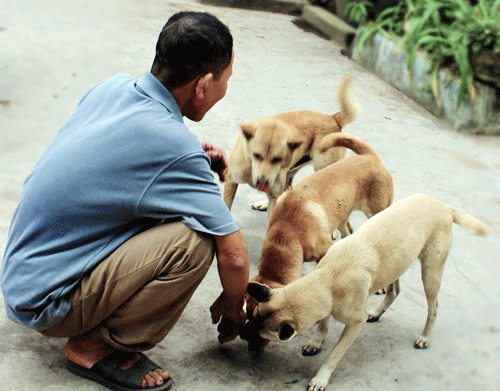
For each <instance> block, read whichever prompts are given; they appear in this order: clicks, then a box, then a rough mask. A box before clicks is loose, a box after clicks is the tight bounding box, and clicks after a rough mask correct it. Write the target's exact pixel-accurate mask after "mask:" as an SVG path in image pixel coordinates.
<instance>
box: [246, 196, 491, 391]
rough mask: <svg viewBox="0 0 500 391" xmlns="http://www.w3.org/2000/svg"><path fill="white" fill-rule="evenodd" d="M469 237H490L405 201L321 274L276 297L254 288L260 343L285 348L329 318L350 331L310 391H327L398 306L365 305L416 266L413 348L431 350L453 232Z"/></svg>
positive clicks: (442, 212) (434, 204)
mask: <svg viewBox="0 0 500 391" xmlns="http://www.w3.org/2000/svg"><path fill="white" fill-rule="evenodd" d="M453 223H456V224H458V225H460V226H462V227H463V228H464V229H466V230H467V231H468V232H469V233H471V234H472V235H486V234H487V233H488V227H487V225H486V224H484V223H482V222H481V221H479V220H478V219H476V218H474V217H472V216H470V215H468V214H467V213H465V212H463V211H462V210H460V209H458V208H455V207H453V206H448V205H445V204H443V203H442V202H440V201H438V200H436V199H434V198H432V197H430V196H428V195H424V194H418V195H413V196H410V197H407V198H404V199H402V200H400V201H398V202H396V203H394V204H393V205H391V206H390V207H389V208H387V209H386V210H384V211H382V212H380V213H378V214H376V215H375V216H373V217H372V218H371V219H369V220H368V221H367V222H366V223H364V224H363V225H362V226H361V227H360V228H359V229H358V230H357V231H356V232H355V233H354V234H352V235H350V236H348V237H347V238H345V239H342V240H340V241H339V242H337V243H335V244H334V245H333V246H332V247H331V248H330V249H329V250H328V252H327V253H326V255H325V256H324V258H323V259H322V260H321V261H320V262H319V264H318V266H317V268H316V269H315V270H313V271H312V272H310V273H309V274H307V275H305V276H304V277H302V278H300V279H298V280H296V281H295V282H292V283H291V284H290V285H286V286H285V287H283V288H279V289H270V288H269V287H267V286H266V285H262V284H259V283H257V282H251V283H249V285H248V293H249V294H250V295H252V297H254V298H255V299H256V300H257V301H258V302H259V305H258V306H257V307H256V309H255V311H254V315H255V317H256V320H257V322H258V323H260V325H259V326H258V327H259V328H260V331H259V333H260V335H261V336H262V337H264V338H266V339H269V340H275V341H280V342H288V341H290V340H291V339H292V338H293V337H294V336H295V335H297V334H302V333H303V332H304V331H306V330H307V329H309V328H311V327H312V326H313V325H314V324H315V323H316V322H318V321H321V320H323V319H325V318H329V316H330V315H332V316H333V317H334V318H335V319H337V320H338V321H340V322H342V323H344V324H345V328H344V331H343V332H342V335H341V337H340V339H339V341H338V342H337V344H336V345H335V347H334V348H333V349H332V351H331V352H330V353H329V354H328V356H327V357H326V360H325V362H324V363H323V365H322V366H321V368H320V370H319V372H318V373H317V375H316V376H315V377H314V378H313V379H312V380H311V382H310V383H309V390H310V391H318V390H324V389H325V387H326V385H327V384H328V382H329V379H330V376H331V374H332V373H333V371H334V370H335V368H336V366H337V364H338V362H339V360H340V359H341V358H342V356H343V355H344V353H345V351H346V350H347V349H348V348H349V346H350V345H351V344H352V342H353V341H354V339H355V338H356V336H357V335H358V334H359V332H360V331H361V329H362V328H363V325H364V323H365V322H366V321H367V319H369V320H372V321H374V320H377V319H378V318H379V317H380V316H381V315H382V314H383V313H384V312H385V310H386V309H387V308H388V307H389V305H390V304H391V303H392V302H393V301H394V299H395V298H396V295H397V291H396V292H395V293H394V291H392V292H393V293H392V294H391V293H389V294H387V295H386V297H385V298H384V300H383V301H382V303H381V305H380V306H379V307H378V308H377V310H376V311H375V313H374V314H373V315H371V316H369V315H368V312H367V310H366V302H367V299H368V297H369V296H370V295H371V294H373V293H374V292H376V291H377V290H379V289H381V288H383V287H385V286H388V285H389V284H391V283H392V282H395V281H397V280H398V279H399V277H400V276H401V275H402V274H403V273H404V272H405V271H406V270H407V269H408V268H409V267H410V265H411V264H412V263H413V262H414V260H415V259H416V258H419V259H420V261H421V264H422V281H423V284H424V290H425V295H426V298H427V304H428V315H427V321H426V323H425V327H424V330H423V332H422V335H421V336H420V337H419V338H418V339H417V340H416V341H415V344H414V346H415V347H416V348H420V349H422V348H426V347H427V346H428V344H429V339H430V337H431V333H432V329H433V326H434V322H435V320H436V316H437V306H438V300H437V295H438V292H439V288H440V285H441V278H442V275H443V270H444V264H445V261H446V258H447V257H448V253H449V251H450V248H451V243H452V224H453Z"/></svg>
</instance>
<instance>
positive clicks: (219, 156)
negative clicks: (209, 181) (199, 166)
mask: <svg viewBox="0 0 500 391" xmlns="http://www.w3.org/2000/svg"><path fill="white" fill-rule="evenodd" d="M201 146H202V147H203V150H204V151H205V153H206V154H207V155H208V157H209V158H210V160H211V161H212V164H211V166H210V168H211V169H212V171H214V172H215V173H217V174H218V175H219V179H220V180H221V182H225V181H226V179H227V173H228V170H229V158H228V156H227V153H226V152H225V151H224V150H223V149H222V148H220V147H218V146H216V145H214V144H212V143H209V142H207V141H204V142H202V143H201Z"/></svg>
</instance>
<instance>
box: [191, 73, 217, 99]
mask: <svg viewBox="0 0 500 391" xmlns="http://www.w3.org/2000/svg"><path fill="white" fill-rule="evenodd" d="M213 78H214V75H213V74H212V73H207V74H205V75H203V76H201V77H200V78H199V79H198V82H197V83H196V86H195V92H196V97H197V98H198V99H203V98H204V97H205V90H206V88H207V87H208V86H209V85H210V83H211V82H212V80H213Z"/></svg>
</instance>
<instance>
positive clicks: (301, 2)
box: [199, 0, 309, 14]
mask: <svg viewBox="0 0 500 391" xmlns="http://www.w3.org/2000/svg"><path fill="white" fill-rule="evenodd" d="M199 2H200V3H204V4H211V5H217V6H223V7H236V8H245V9H254V10H261V11H270V12H276V13H283V14H300V13H301V12H302V8H303V7H304V6H305V5H306V4H309V1H308V0H199Z"/></svg>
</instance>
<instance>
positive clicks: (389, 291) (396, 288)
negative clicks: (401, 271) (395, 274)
mask: <svg viewBox="0 0 500 391" xmlns="http://www.w3.org/2000/svg"><path fill="white" fill-rule="evenodd" d="M399 292H401V287H400V285H399V279H397V280H396V281H394V282H393V283H392V284H390V285H389V286H388V287H387V288H385V293H386V295H385V297H384V300H382V302H381V303H380V304H379V306H378V307H377V309H376V310H375V312H374V313H373V314H369V315H368V319H367V320H366V321H367V322H376V321H377V320H379V319H380V317H381V316H382V314H383V313H384V312H385V311H387V309H388V308H389V307H390V305H391V304H392V303H393V302H394V300H396V297H398V295H399Z"/></svg>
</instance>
